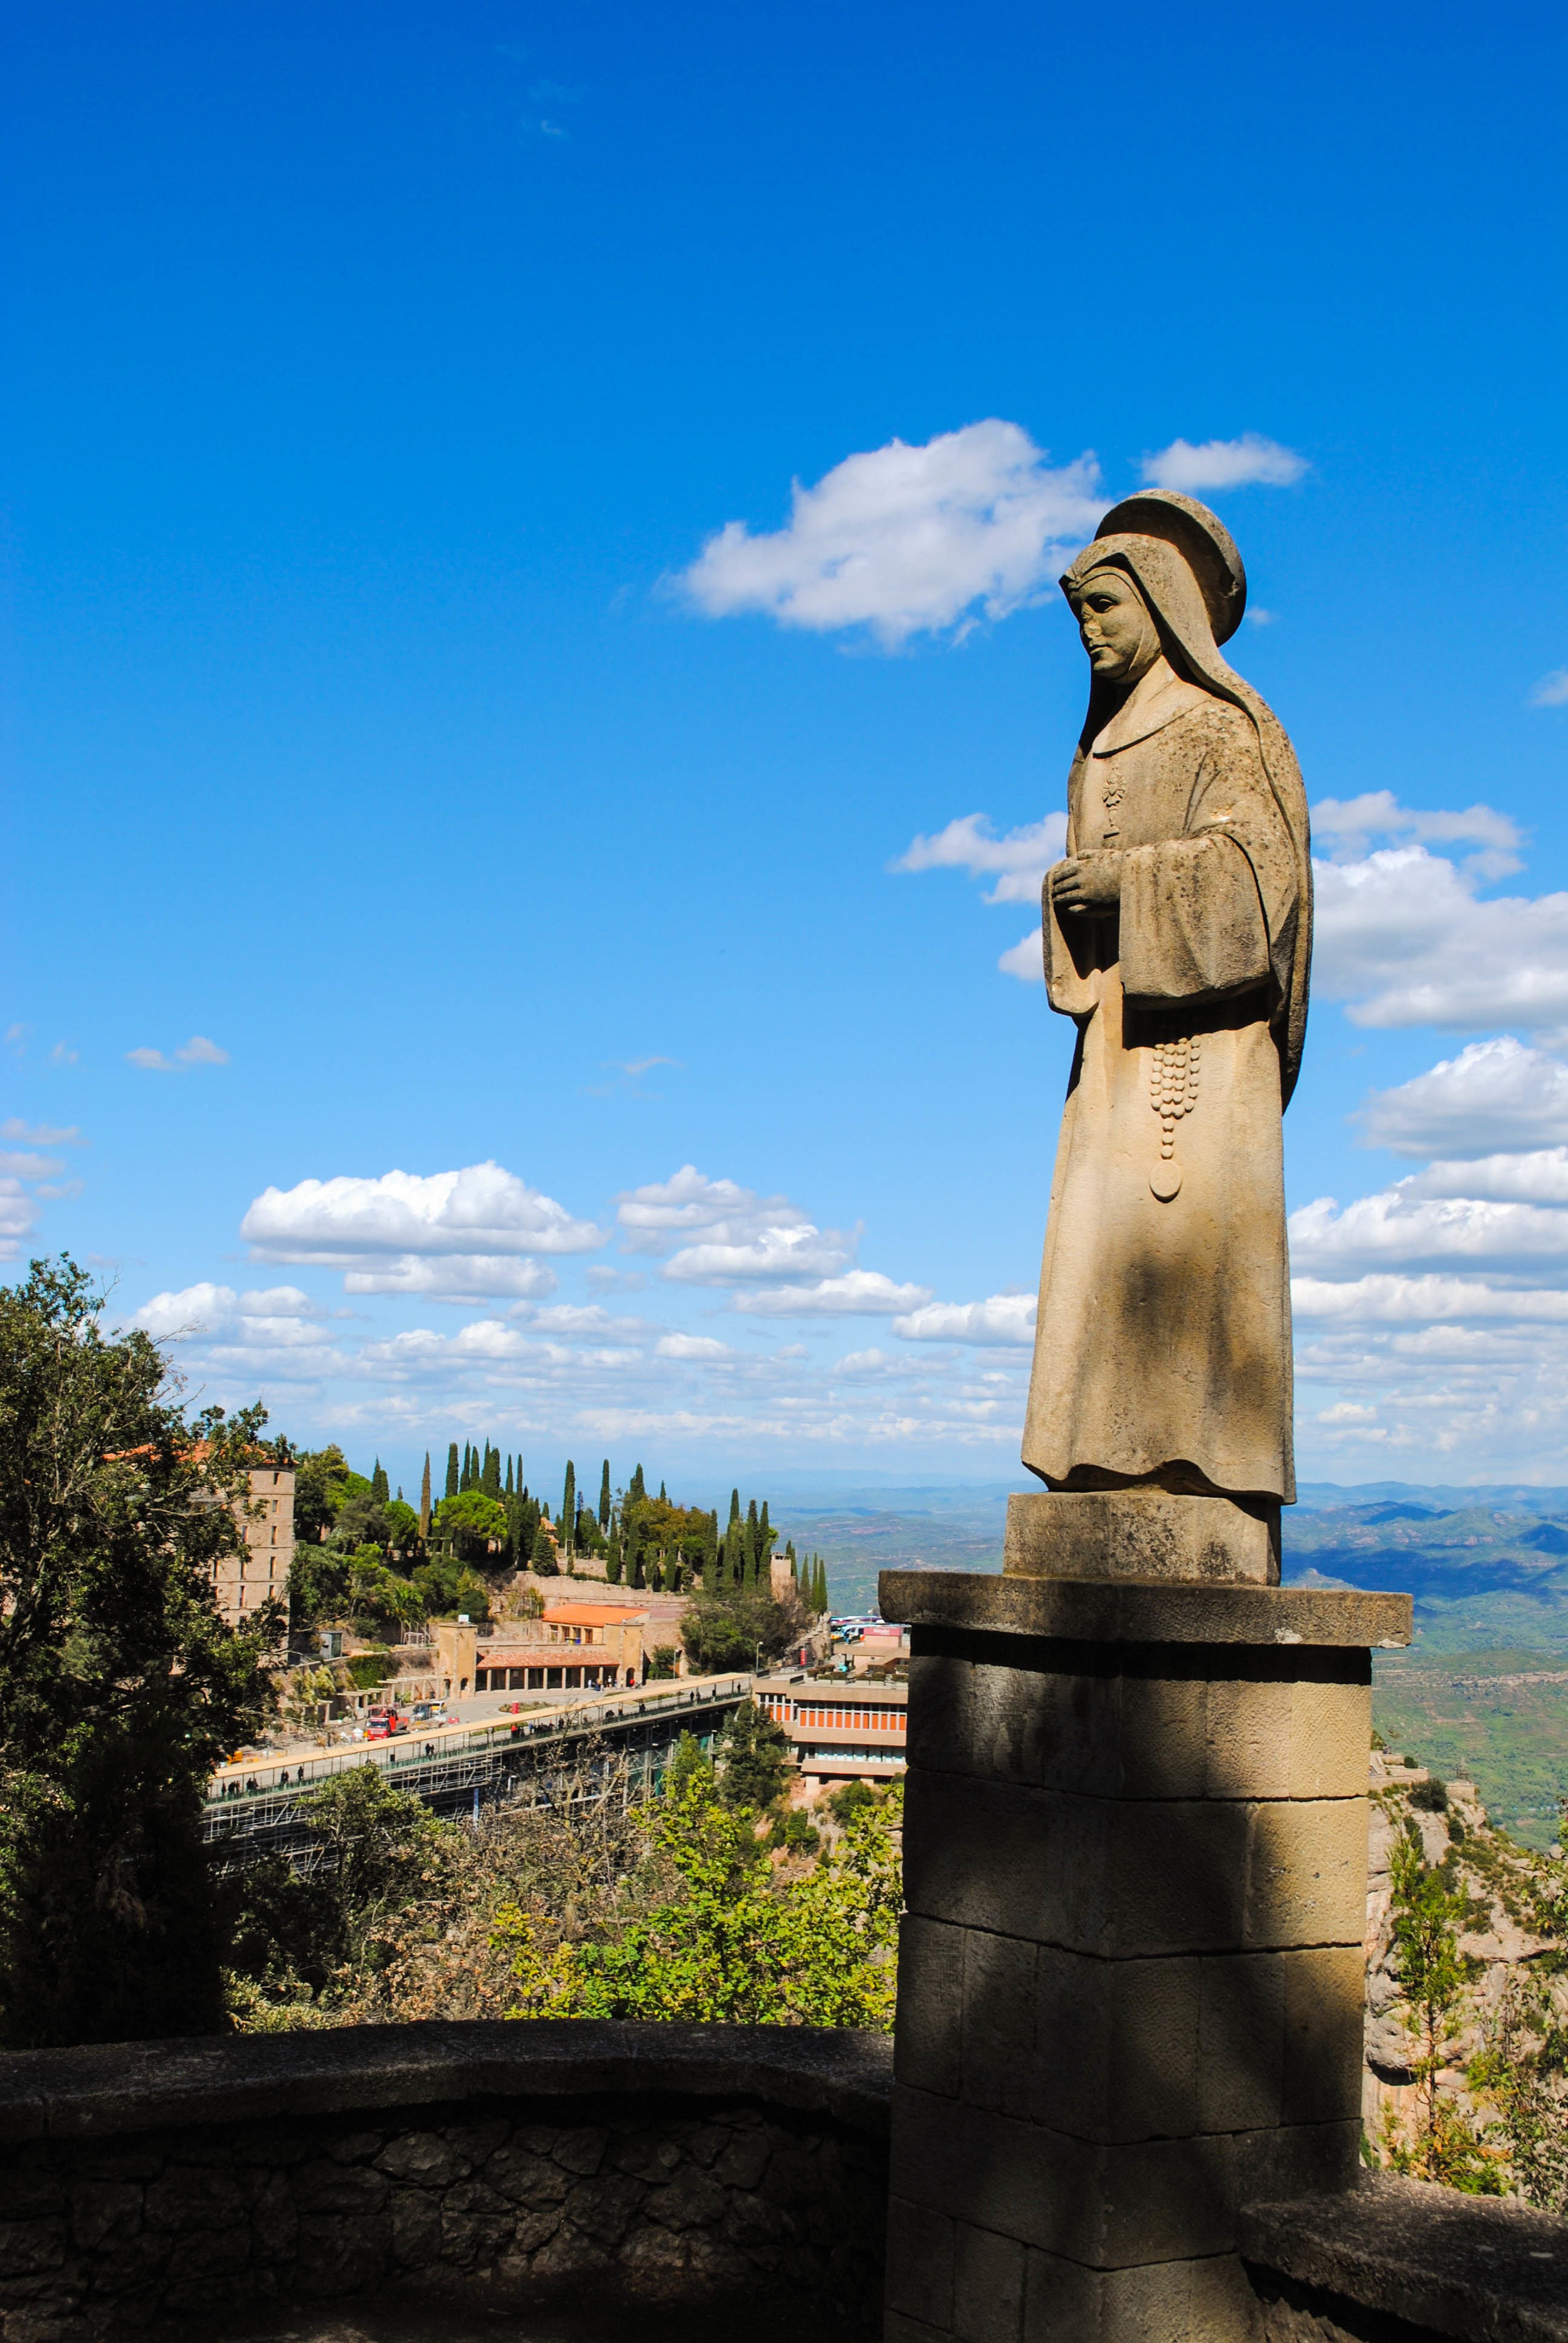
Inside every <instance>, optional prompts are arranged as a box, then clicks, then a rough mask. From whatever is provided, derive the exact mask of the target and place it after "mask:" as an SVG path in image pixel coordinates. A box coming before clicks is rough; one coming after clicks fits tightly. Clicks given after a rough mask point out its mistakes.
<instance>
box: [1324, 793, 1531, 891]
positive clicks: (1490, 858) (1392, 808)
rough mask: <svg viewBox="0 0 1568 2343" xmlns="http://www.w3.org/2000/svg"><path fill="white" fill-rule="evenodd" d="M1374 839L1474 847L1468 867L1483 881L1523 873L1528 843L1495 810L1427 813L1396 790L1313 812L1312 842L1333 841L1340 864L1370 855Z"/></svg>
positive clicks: (1334, 801)
mask: <svg viewBox="0 0 1568 2343" xmlns="http://www.w3.org/2000/svg"><path fill="white" fill-rule="evenodd" d="M1374 838H1381V839H1392V840H1416V841H1417V842H1419V843H1421V844H1422V845H1425V844H1428V843H1432V844H1435V845H1443V846H1454V845H1464V844H1470V845H1473V846H1475V847H1477V848H1479V850H1480V851H1479V852H1478V853H1475V854H1469V855H1466V857H1465V860H1464V868H1465V869H1466V870H1471V871H1473V872H1474V873H1475V875H1476V876H1477V878H1480V879H1506V878H1507V877H1508V876H1509V874H1510V872H1511V871H1514V870H1518V869H1519V868H1520V862H1519V849H1520V847H1521V846H1522V845H1523V837H1522V836H1521V833H1520V830H1519V826H1518V824H1517V822H1515V821H1514V820H1513V819H1512V817H1511V816H1510V815H1508V814H1505V813H1499V812H1498V810H1497V809H1496V808H1495V806H1489V805H1473V806H1466V807H1465V808H1464V809H1463V810H1462V812H1458V813H1453V812H1446V811H1432V810H1424V811H1423V810H1422V809H1420V808H1418V807H1414V806H1402V805H1401V804H1400V802H1399V799H1397V798H1396V797H1395V796H1394V794H1393V791H1392V789H1366V790H1364V791H1363V792H1362V795H1361V796H1360V797H1358V798H1323V799H1321V800H1320V801H1319V803H1318V804H1317V805H1315V806H1314V807H1313V808H1312V843H1313V845H1314V847H1322V846H1324V845H1326V844H1329V843H1331V842H1332V846H1333V849H1334V852H1333V855H1332V860H1334V861H1336V862H1345V861H1353V860H1356V859H1357V858H1358V857H1359V856H1362V855H1364V854H1365V852H1366V850H1367V848H1368V847H1369V846H1370V845H1371V843H1372V840H1373V839H1374Z"/></svg>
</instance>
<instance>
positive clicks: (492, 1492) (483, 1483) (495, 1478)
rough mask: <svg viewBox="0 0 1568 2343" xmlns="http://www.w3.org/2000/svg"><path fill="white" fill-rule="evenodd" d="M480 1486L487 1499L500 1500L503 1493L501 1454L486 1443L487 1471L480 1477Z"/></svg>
mask: <svg viewBox="0 0 1568 2343" xmlns="http://www.w3.org/2000/svg"><path fill="white" fill-rule="evenodd" d="M479 1486H480V1488H481V1489H483V1491H484V1493H485V1494H486V1496H487V1497H496V1498H498V1497H499V1496H500V1493H501V1452H500V1450H499V1449H498V1448H492V1447H491V1445H490V1443H489V1442H488V1441H486V1443H485V1469H484V1472H483V1473H481V1474H480V1476H479Z"/></svg>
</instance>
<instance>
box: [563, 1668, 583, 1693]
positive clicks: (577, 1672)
mask: <svg viewBox="0 0 1568 2343" xmlns="http://www.w3.org/2000/svg"><path fill="white" fill-rule="evenodd" d="M582 1688H583V1672H582V1670H581V1668H568V1670H567V1690H568V1692H581V1690H582Z"/></svg>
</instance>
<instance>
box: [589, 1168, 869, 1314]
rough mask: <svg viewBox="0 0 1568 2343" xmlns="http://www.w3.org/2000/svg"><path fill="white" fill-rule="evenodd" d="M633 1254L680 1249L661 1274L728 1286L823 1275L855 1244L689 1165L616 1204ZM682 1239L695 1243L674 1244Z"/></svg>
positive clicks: (851, 1253)
mask: <svg viewBox="0 0 1568 2343" xmlns="http://www.w3.org/2000/svg"><path fill="white" fill-rule="evenodd" d="M616 1217H617V1219H618V1222H619V1223H620V1226H621V1228H622V1230H623V1231H624V1232H625V1234H626V1239H627V1250H628V1252H668V1250H669V1248H670V1247H671V1246H672V1245H675V1246H678V1250H677V1251H676V1252H674V1254H673V1256H672V1258H671V1259H670V1260H669V1261H668V1262H666V1263H665V1265H664V1269H663V1272H662V1274H663V1275H664V1276H665V1277H668V1278H672V1279H674V1280H675V1282H677V1283H678V1284H684V1285H731V1284H737V1283H741V1282H745V1281H747V1280H748V1279H751V1278H758V1277H827V1276H831V1275H832V1273H833V1272H834V1271H836V1270H839V1269H842V1268H843V1267H844V1266H845V1265H846V1263H847V1262H850V1261H852V1260H853V1259H854V1257H855V1239H854V1237H853V1236H851V1235H848V1234H846V1233H845V1232H843V1231H842V1230H839V1229H819V1227H818V1226H817V1224H816V1222H814V1221H809V1220H808V1219H807V1217H806V1215H805V1213H804V1212H802V1211H801V1210H800V1208H799V1205H798V1204H792V1203H791V1202H789V1198H788V1196H759V1195H757V1194H755V1193H754V1192H753V1191H752V1190H751V1189H749V1188H742V1187H740V1186H739V1185H738V1184H737V1182H735V1181H733V1180H709V1178H708V1176H707V1174H706V1173H705V1172H699V1171H698V1170H697V1168H696V1166H695V1165H694V1164H690V1163H687V1164H683V1165H682V1167H681V1169H680V1170H679V1171H678V1172H676V1173H675V1175H674V1177H673V1178H672V1179H669V1180H662V1181H656V1182H652V1183H650V1184H649V1185H648V1186H647V1187H643V1188H634V1189H631V1190H629V1191H628V1192H626V1193H625V1194H623V1195H621V1196H619V1197H618V1199H617V1212H616ZM682 1237H699V1239H700V1242H697V1243H695V1244H680V1243H679V1242H678V1241H679V1240H680V1239H681V1238H682Z"/></svg>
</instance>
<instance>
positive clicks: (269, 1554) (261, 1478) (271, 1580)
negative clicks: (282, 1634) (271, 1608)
mask: <svg viewBox="0 0 1568 2343" xmlns="http://www.w3.org/2000/svg"><path fill="white" fill-rule="evenodd" d="M235 1513H236V1520H237V1521H238V1523H239V1529H240V1535H241V1536H242V1537H243V1538H244V1540H245V1545H244V1548H243V1550H242V1551H241V1552H240V1553H238V1554H224V1555H222V1556H221V1557H220V1559H219V1562H218V1565H217V1577H216V1592H217V1607H218V1609H219V1610H220V1611H221V1612H222V1614H223V1616H224V1622H225V1624H226V1625H227V1626H230V1627H237V1626H238V1625H239V1624H240V1622H241V1620H242V1619H244V1618H245V1616H246V1614H247V1613H248V1612H251V1611H256V1610H258V1609H259V1608H260V1606H261V1605H262V1604H264V1603H265V1602H266V1601H267V1600H268V1598H269V1597H270V1596H273V1595H276V1598H277V1600H278V1601H279V1602H282V1601H283V1599H284V1596H285V1594H286V1589H287V1585H288V1574H289V1572H290V1571H291V1570H292V1569H293V1567H294V1467H293V1465H292V1464H279V1463H273V1462H272V1460H271V1459H270V1458H268V1459H267V1461H266V1463H261V1464H257V1465H256V1466H254V1467H253V1468H252V1471H251V1475H250V1510H249V1511H248V1512H246V1511H245V1510H243V1509H242V1508H240V1507H238V1506H236V1509H235Z"/></svg>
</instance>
